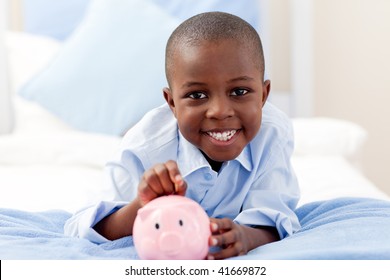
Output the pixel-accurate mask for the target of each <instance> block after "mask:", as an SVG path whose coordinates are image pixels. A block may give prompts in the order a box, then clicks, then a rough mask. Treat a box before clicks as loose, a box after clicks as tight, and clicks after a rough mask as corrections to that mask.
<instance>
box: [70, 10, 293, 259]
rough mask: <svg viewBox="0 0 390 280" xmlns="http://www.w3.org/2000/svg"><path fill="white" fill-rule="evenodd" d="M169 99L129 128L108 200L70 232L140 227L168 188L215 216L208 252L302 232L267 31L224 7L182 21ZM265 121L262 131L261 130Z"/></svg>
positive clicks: (104, 235)
mask: <svg viewBox="0 0 390 280" xmlns="http://www.w3.org/2000/svg"><path fill="white" fill-rule="evenodd" d="M166 76H167V80H168V85H169V88H164V90H163V91H164V97H165V99H166V101H167V104H166V105H163V106H161V107H159V108H156V109H154V110H152V111H151V112H149V113H148V114H146V115H145V117H144V118H143V119H142V120H141V121H140V122H139V123H138V124H137V125H135V126H134V127H133V128H132V129H131V130H129V131H128V133H127V134H126V136H125V137H124V139H123V142H122V146H121V149H120V152H119V153H118V155H117V157H116V159H115V160H113V161H112V162H109V163H108V164H107V174H108V175H109V176H108V177H109V181H110V182H109V184H108V185H109V186H110V195H109V197H108V199H109V201H105V202H101V203H100V204H99V205H97V206H95V207H91V208H87V209H85V210H84V211H81V212H79V213H78V214H76V215H75V216H74V217H72V218H71V219H70V220H69V221H68V222H67V224H66V226H65V229H66V232H67V233H68V234H71V235H74V236H79V237H84V238H88V239H90V240H91V241H93V242H97V243H101V242H106V241H107V239H109V240H113V239H118V238H121V237H124V236H128V235H131V234H132V226H133V222H134V219H135V217H136V214H137V210H138V209H140V208H141V207H143V206H144V205H145V204H147V203H148V202H150V201H151V200H153V199H155V198H157V197H159V196H163V195H169V194H178V195H183V196H184V195H185V196H187V197H190V198H192V199H193V200H195V201H197V202H198V203H199V204H200V205H201V206H202V207H203V208H204V209H205V211H206V212H207V214H208V215H209V216H210V227H211V230H212V233H213V234H212V236H211V238H210V246H219V247H221V250H220V251H218V252H210V253H209V255H208V259H224V258H228V257H233V256H238V255H242V254H246V253H247V252H248V251H249V250H251V249H254V248H256V247H258V246H260V245H263V244H266V243H269V242H273V241H276V240H279V239H280V238H284V237H286V236H288V235H291V234H292V233H293V232H294V231H296V230H297V229H299V226H300V225H299V222H298V220H297V217H296V215H295V214H294V209H295V207H296V204H297V201H298V198H299V189H298V184H297V180H296V177H295V175H294V172H293V171H292V168H291V165H290V156H291V153H292V150H293V132H292V127H291V124H290V122H289V120H288V118H287V117H286V116H285V115H284V114H283V113H282V112H281V111H279V110H277V109H276V108H275V107H273V106H272V105H271V104H268V103H267V104H266V100H267V97H268V94H269V91H270V81H269V80H266V81H264V56H263V50H262V46H261V41H260V38H259V36H258V34H257V32H256V31H255V29H254V28H253V27H251V26H250V25H249V24H248V23H247V22H245V21H244V20H242V19H240V18H238V17H236V16H233V15H230V14H226V13H221V12H210V13H203V14H199V15H197V16H194V17H192V18H190V19H188V20H186V21H185V22H183V23H182V24H181V25H180V26H179V27H178V28H177V29H176V30H175V31H174V32H173V33H172V35H171V37H170V38H169V40H168V43H167V48H166ZM260 127H261V129H260Z"/></svg>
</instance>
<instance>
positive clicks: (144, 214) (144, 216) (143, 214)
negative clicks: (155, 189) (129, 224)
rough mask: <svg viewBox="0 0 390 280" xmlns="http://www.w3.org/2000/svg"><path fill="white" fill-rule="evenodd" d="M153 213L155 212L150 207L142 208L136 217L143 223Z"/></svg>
mask: <svg viewBox="0 0 390 280" xmlns="http://www.w3.org/2000/svg"><path fill="white" fill-rule="evenodd" d="M155 211H156V209H153V208H150V207H143V208H141V209H139V210H138V212H137V216H138V217H139V218H140V219H141V221H144V220H145V219H147V218H148V217H149V216H150V215H151V214H152V213H153V212H155Z"/></svg>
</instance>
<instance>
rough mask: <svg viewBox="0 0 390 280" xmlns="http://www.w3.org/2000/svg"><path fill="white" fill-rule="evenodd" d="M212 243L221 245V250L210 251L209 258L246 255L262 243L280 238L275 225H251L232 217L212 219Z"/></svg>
mask: <svg viewBox="0 0 390 280" xmlns="http://www.w3.org/2000/svg"><path fill="white" fill-rule="evenodd" d="M211 231H212V233H213V235H212V236H211V240H210V245H211V246H219V247H221V250H220V251H218V252H215V253H210V254H209V255H208V259H226V258H229V257H234V256H240V255H245V254H246V253H248V252H249V251H250V250H252V249H255V248H257V247H259V246H261V245H265V244H267V243H271V242H274V241H278V240H280V237H279V233H278V231H277V230H276V228H274V227H269V226H258V227H249V226H245V225H239V224H236V223H234V222H233V221H232V220H230V219H211Z"/></svg>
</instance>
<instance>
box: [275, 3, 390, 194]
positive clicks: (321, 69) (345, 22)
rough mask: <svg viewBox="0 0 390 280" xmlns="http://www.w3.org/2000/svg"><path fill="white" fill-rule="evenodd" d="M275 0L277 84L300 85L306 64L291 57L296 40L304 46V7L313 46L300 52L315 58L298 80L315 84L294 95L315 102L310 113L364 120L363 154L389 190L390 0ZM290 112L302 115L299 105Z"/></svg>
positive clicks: (371, 174)
mask: <svg viewBox="0 0 390 280" xmlns="http://www.w3.org/2000/svg"><path fill="white" fill-rule="evenodd" d="M271 3H272V4H271V9H270V18H271V20H270V25H271V32H270V34H271V36H270V37H271V46H270V50H271V59H272V69H271V70H272V75H271V76H272V82H273V83H272V85H273V87H272V88H273V90H275V91H286V92H289V93H290V94H291V95H293V94H294V89H296V88H297V85H296V84H295V85H294V81H295V83H296V81H297V79H296V78H295V75H297V74H298V75H302V74H304V71H305V67H303V68H302V69H303V70H299V68H298V70H297V68H296V65H295V64H296V63H295V62H296V61H295V62H294V59H293V57H294V56H295V55H296V53H294V47H297V46H298V47H299V38H298V37H299V36H301V35H302V33H295V31H296V30H295V29H294V26H293V24H294V23H296V20H297V19H298V24H302V22H304V20H305V19H300V18H299V15H300V13H301V16H303V17H305V18H306V19H307V18H311V23H308V24H309V25H310V26H306V28H305V26H304V25H303V26H302V28H303V32H308V37H309V39H310V37H311V39H310V40H311V42H305V41H302V42H304V43H305V44H306V45H305V46H306V47H307V44H309V45H310V44H312V51H311V52H309V53H307V54H305V53H303V54H302V56H301V59H303V60H305V61H306V62H309V63H310V61H311V63H312V65H308V68H310V67H312V73H310V75H308V77H307V81H305V80H304V79H298V81H299V83H306V82H307V84H306V85H303V89H307V88H311V91H312V95H311V96H310V99H311V100H310V103H307V100H306V99H305V97H304V95H303V96H300V97H299V98H300V99H297V100H295V103H296V104H299V103H300V102H302V103H304V104H305V105H304V106H306V107H305V108H308V107H311V108H308V109H309V111H307V112H309V113H310V110H311V113H310V115H312V116H326V117H334V118H342V119H347V120H351V121H354V122H356V123H358V124H360V125H361V126H362V127H364V128H365V129H366V130H367V131H368V133H369V139H368V142H367V144H366V146H365V148H364V152H363V155H362V168H363V172H364V173H365V175H366V176H367V177H368V178H369V179H370V180H371V181H373V182H374V183H375V184H376V185H377V186H378V187H380V188H381V189H382V190H384V191H385V192H387V193H388V194H390V176H389V173H390V172H389V167H390V146H389V143H390V109H389V105H390V77H389V76H390V51H389V50H390V1H388V0H293V1H283V0H272V1H271ZM308 8H309V9H308ZM287 11H289V13H288V12H287ZM303 11H306V12H303ZM294 16H295V17H296V18H295V19H294V18H293V17H294ZM297 16H298V17H297ZM299 20H301V21H299ZM310 29H311V31H310ZM294 30H295V31H294ZM297 43H298V45H297ZM308 56H311V57H308ZM298 62H299V60H298ZM297 71H299V73H296V72H297ZM298 86H300V85H298ZM295 94H297V93H296V92H295ZM298 96H299V92H298ZM297 102H298V103H297ZM295 109H296V108H295ZM298 111H299V108H298ZM307 112H306V113H307ZM292 113H293V114H292V116H296V115H299V114H296V113H297V111H296V110H295V112H294V109H293V110H292ZM298 113H299V112H298ZM329 176H332V174H329Z"/></svg>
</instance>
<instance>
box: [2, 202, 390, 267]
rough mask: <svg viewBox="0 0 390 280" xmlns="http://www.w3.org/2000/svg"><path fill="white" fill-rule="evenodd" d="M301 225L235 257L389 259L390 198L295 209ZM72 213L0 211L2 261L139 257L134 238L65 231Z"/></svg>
mask: <svg viewBox="0 0 390 280" xmlns="http://www.w3.org/2000/svg"><path fill="white" fill-rule="evenodd" d="M296 213H297V215H298V217H299V220H300V221H301V225H302V229H301V230H300V231H298V232H297V233H296V234H294V235H293V236H291V237H288V238H285V239H283V240H281V241H279V242H274V243H270V244H267V245H265V246H262V247H259V248H256V249H254V250H252V251H251V252H249V253H248V254H247V255H245V256H241V257H236V258H233V259H390V202H388V201H381V200H374V199H362V198H339V199H335V200H329V201H319V202H313V203H310V204H306V205H304V206H302V207H300V208H298V209H297V211H296ZM70 216H71V214H70V213H68V212H65V211H60V210H51V211H47V212H25V211H19V210H13V209H0V259H3V260H4V259H41V260H45V259H137V258H138V257H137V253H136V251H135V249H134V246H133V242H132V238H131V237H125V238H122V239H119V240H115V241H112V242H108V243H105V244H101V245H97V244H94V243H91V242H89V241H88V240H85V239H79V238H72V237H68V236H65V235H64V234H63V226H64V223H65V221H66V220H67V219H68V218H69V217H70Z"/></svg>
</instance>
